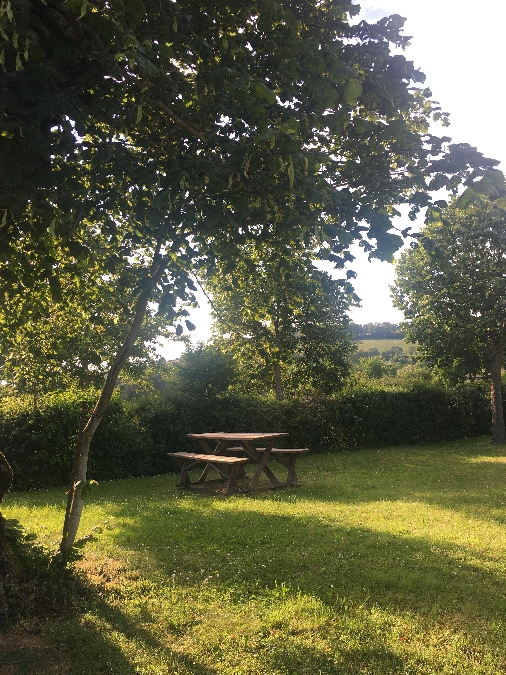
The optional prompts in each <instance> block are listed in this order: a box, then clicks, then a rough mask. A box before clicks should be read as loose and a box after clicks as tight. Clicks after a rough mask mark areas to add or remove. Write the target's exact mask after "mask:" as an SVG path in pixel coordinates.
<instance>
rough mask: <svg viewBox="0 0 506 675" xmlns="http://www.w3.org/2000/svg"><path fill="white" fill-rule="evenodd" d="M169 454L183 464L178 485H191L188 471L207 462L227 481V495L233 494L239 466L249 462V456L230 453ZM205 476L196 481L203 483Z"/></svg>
mask: <svg viewBox="0 0 506 675" xmlns="http://www.w3.org/2000/svg"><path fill="white" fill-rule="evenodd" d="M167 454H168V455H169V457H175V458H176V459H177V460H178V461H179V464H180V466H181V474H180V476H179V481H178V483H177V485H176V487H190V485H192V484H193V483H192V482H191V480H190V476H189V475H188V471H189V470H190V469H192V468H193V467H194V466H196V465H197V464H199V463H201V462H206V464H207V465H208V466H209V467H212V468H213V469H216V471H217V472H218V473H219V474H220V475H221V476H222V477H223V478H224V479H225V480H226V481H227V487H226V490H225V492H226V494H227V495H228V494H231V492H232V491H233V490H234V488H235V484H236V478H237V469H238V467H239V466H241V465H243V464H247V463H248V462H249V459H248V458H247V457H231V456H230V455H207V454H198V453H195V452H169V453H167ZM203 478H204V475H203V476H201V478H200V479H199V480H198V481H196V483H202V482H203ZM196 483H195V484H196Z"/></svg>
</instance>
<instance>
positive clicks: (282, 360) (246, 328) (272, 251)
mask: <svg viewBox="0 0 506 675" xmlns="http://www.w3.org/2000/svg"><path fill="white" fill-rule="evenodd" d="M206 288H207V290H208V291H209V293H210V295H211V298H212V313H213V316H214V329H215V333H216V335H217V337H218V344H219V345H220V346H221V348H222V349H223V350H224V351H225V352H229V353H231V354H233V355H234V357H235V359H236V362H237V365H238V369H239V370H240V371H241V373H242V377H241V379H242V381H243V382H247V383H248V386H249V387H250V388H251V389H252V390H254V391H262V390H267V391H268V390H269V389H273V390H274V391H275V392H276V395H277V397H278V398H279V399H281V398H283V396H284V390H285V388H288V389H289V390H291V391H292V392H294V391H297V390H298V391H302V390H304V389H315V390H317V391H322V392H325V393H330V392H332V391H336V390H337V389H339V388H340V387H341V386H342V384H343V381H344V379H345V377H346V375H347V374H348V370H349V364H348V356H349V354H350V353H351V352H352V351H353V345H352V339H351V334H350V331H349V329H348V323H349V321H348V316H347V314H346V312H347V310H348V308H349V306H350V303H351V302H352V301H353V297H354V296H353V293H352V289H351V287H350V285H349V283H348V282H345V281H339V280H334V279H332V278H331V277H330V276H329V275H328V274H326V273H325V272H322V271H320V270H318V269H316V267H315V266H314V265H313V262H312V260H311V258H310V257H309V256H308V255H307V254H305V253H301V252H296V251H295V250H294V249H293V248H290V249H288V250H284V251H283V250H280V249H279V247H273V246H271V245H267V244H263V245H259V244H256V245H254V244H250V245H246V246H244V247H243V248H242V249H241V251H240V256H239V258H238V259H237V261H235V262H233V263H232V262H230V263H227V264H218V265H217V266H216V268H215V269H214V271H213V273H212V274H211V275H210V276H209V278H208V279H207V282H206Z"/></svg>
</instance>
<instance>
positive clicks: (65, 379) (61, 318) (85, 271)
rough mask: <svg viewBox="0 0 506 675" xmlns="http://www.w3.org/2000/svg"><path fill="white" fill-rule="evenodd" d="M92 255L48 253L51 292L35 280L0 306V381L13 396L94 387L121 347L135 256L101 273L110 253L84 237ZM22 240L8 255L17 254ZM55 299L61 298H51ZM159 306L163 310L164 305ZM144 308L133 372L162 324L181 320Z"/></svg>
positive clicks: (102, 243) (95, 237) (135, 278)
mask: <svg viewBox="0 0 506 675" xmlns="http://www.w3.org/2000/svg"><path fill="white" fill-rule="evenodd" d="M87 246H88V248H89V250H92V251H93V253H92V256H90V257H88V256H87V257H86V258H85V259H83V258H82V257H81V258H74V257H68V256H65V257H62V255H61V251H60V250H59V248H58V247H56V248H55V250H54V252H53V254H54V261H55V265H58V268H59V273H58V281H59V285H58V287H57V288H55V287H54V286H53V288H52V287H51V286H49V285H48V284H47V283H46V281H45V280H44V279H38V280H35V281H34V282H33V283H32V285H31V287H30V291H29V293H27V292H26V291H25V289H24V288H21V289H20V291H19V293H18V294H16V295H15V294H11V295H10V296H8V297H7V298H6V301H5V302H4V304H3V305H2V307H0V355H1V356H0V359H1V362H0V379H2V380H4V381H6V382H7V385H8V387H10V388H13V389H15V390H16V391H17V392H21V393H28V394H31V395H32V396H33V397H34V401H36V399H37V396H38V395H39V394H41V393H43V392H47V391H54V390H57V389H63V388H68V387H79V388H81V389H86V388H88V387H90V386H95V387H97V386H99V385H100V383H101V382H102V381H103V378H104V375H105V374H106V373H107V370H108V369H109V367H110V364H111V361H112V360H113V359H114V357H115V355H116V353H117V351H118V348H119V346H120V345H121V340H122V334H123V326H124V325H125V323H127V322H128V321H129V319H131V312H132V307H133V305H134V303H135V299H136V295H137V294H136V292H135V287H136V283H137V282H139V281H142V277H143V274H144V270H143V266H142V263H141V262H140V261H139V259H136V258H131V259H129V260H126V259H125V260H123V265H121V266H120V265H118V264H116V265H114V267H113V268H112V271H111V272H110V273H108V274H103V272H104V269H105V268H106V267H107V261H108V259H109V256H110V250H109V249H110V246H109V243H108V242H107V240H104V239H103V237H101V236H100V235H99V233H98V232H94V233H92V232H88V233H87ZM23 248H24V242H23V241H21V242H19V243H18V244H17V246H16V250H17V252H18V254H19V255H21V256H22V255H23ZM55 292H57V293H59V294H61V301H60V302H57V303H56V302H54V300H53V296H54V293H55ZM166 309H167V308H166ZM170 309H171V310H172V314H171V316H170V317H168V316H167V313H163V314H160V313H155V312H156V309H155V308H148V311H147V312H146V318H145V320H144V324H143V327H142V330H141V332H140V334H139V340H138V342H137V344H136V345H135V346H134V348H133V351H132V355H131V358H130V361H129V364H128V365H129V368H130V370H131V371H132V374H133V373H134V372H137V373H139V372H140V371H141V370H142V369H144V368H145V367H146V366H147V365H148V363H150V361H151V360H152V359H153V358H154V357H155V349H156V340H157V338H159V337H162V336H167V335H170V332H169V331H170V328H169V323H173V322H174V321H175V320H179V319H181V318H183V316H185V315H187V311H186V310H184V309H183V308H182V307H178V308H177V309H175V308H174V307H171V308H170Z"/></svg>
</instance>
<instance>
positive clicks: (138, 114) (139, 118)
mask: <svg viewBox="0 0 506 675" xmlns="http://www.w3.org/2000/svg"><path fill="white" fill-rule="evenodd" d="M141 119H142V106H141V105H139V106H137V117H136V119H135V124H136V125H137V124H139V122H140V121H141Z"/></svg>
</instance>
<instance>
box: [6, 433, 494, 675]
mask: <svg viewBox="0 0 506 675" xmlns="http://www.w3.org/2000/svg"><path fill="white" fill-rule="evenodd" d="M299 468H300V471H299V472H298V473H299V476H300V478H301V479H302V481H303V485H302V487H300V488H297V489H291V490H286V489H285V490H278V491H268V492H260V493H255V494H253V495H246V496H245V495H236V496H232V497H230V498H226V497H224V496H223V495H221V494H218V493H215V494H211V493H207V494H206V493H197V492H181V491H178V490H177V489H176V488H175V487H174V484H175V482H176V476H174V475H168V476H158V477H154V478H141V479H135V480H124V481H117V482H109V483H103V484H101V485H99V486H98V487H97V488H96V489H95V491H94V492H93V493H92V496H91V497H90V498H89V500H88V502H87V504H86V507H85V512H84V517H83V523H82V528H81V536H83V537H84V536H88V537H89V538H88V543H87V544H86V545H85V546H84V548H83V549H82V551H83V553H84V555H85V557H84V559H83V560H81V561H80V562H78V563H76V567H77V570H78V572H79V574H80V575H81V583H86V584H87V585H88V592H87V595H86V596H84V598H80V597H79V595H78V594H77V593H76V594H69V597H68V599H67V603H68V606H67V610H66V611H63V612H62V613H61V615H57V616H54V617H48V618H46V619H40V618H35V617H29V616H27V617H26V618H24V619H23V620H22V621H21V622H20V623H19V625H17V626H16V627H14V628H13V629H12V630H11V632H10V633H9V634H8V635H4V636H3V637H2V636H1V635H0V673H1V674H2V675H4V674H5V675H50V674H54V673H61V674H63V675H106V674H107V675H301V674H305V675H359V674H360V675H464V674H465V675H498V674H500V673H506V529H505V524H506V513H505V503H506V456H505V452H504V449H503V448H500V447H497V446H493V445H491V443H490V440H489V439H488V438H481V439H471V440H466V441H463V442H455V443H446V444H437V445H431V446H426V447H398V448H388V449H382V450H368V451H360V452H349V453H339V454H332V455H318V456H308V457H307V458H303V460H302V461H301V462H300V467H299ZM64 499H65V495H64V490H63V489H62V490H51V491H40V492H29V493H17V494H9V495H7V497H6V500H5V504H3V505H2V507H4V508H3V512H4V515H5V516H6V517H7V518H11V519H18V520H19V521H20V522H21V523H22V524H24V526H25V527H26V528H27V530H28V531H29V532H31V533H33V534H34V535H36V536H37V538H38V542H39V543H41V544H42V545H44V546H46V547H48V548H54V547H55V546H56V545H57V541H58V537H59V531H60V529H61V525H62V520H63V508H64Z"/></svg>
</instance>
